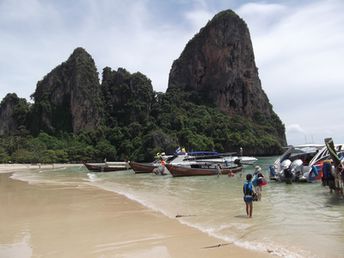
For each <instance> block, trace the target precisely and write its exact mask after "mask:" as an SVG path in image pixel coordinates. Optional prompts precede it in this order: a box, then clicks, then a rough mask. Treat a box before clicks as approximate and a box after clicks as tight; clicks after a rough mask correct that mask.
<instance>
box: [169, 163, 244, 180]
mask: <svg viewBox="0 0 344 258" xmlns="http://www.w3.org/2000/svg"><path fill="white" fill-rule="evenodd" d="M166 168H167V169H168V171H170V173H171V174H172V176H174V177H180V176H215V175H218V174H219V170H218V169H217V168H204V167H192V166H191V167H183V166H174V165H171V164H166ZM241 170H242V166H237V167H231V168H222V169H220V172H221V174H222V175H228V174H232V173H237V172H239V171H241Z"/></svg>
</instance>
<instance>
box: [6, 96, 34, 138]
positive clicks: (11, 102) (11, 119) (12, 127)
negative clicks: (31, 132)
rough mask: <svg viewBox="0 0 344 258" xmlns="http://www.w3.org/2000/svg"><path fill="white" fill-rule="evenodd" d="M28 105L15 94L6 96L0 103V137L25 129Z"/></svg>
mask: <svg viewBox="0 0 344 258" xmlns="http://www.w3.org/2000/svg"><path fill="white" fill-rule="evenodd" d="M28 112H29V104H28V103H27V102H26V100H25V99H22V98H18V96H17V95H16V94H15V93H12V94H10V93H9V94H7V95H6V97H5V98H4V99H3V100H2V101H1V103H0V121H1V123H0V136H3V135H11V134H16V133H17V132H18V131H19V130H20V129H25V125H26V119H27V115H28Z"/></svg>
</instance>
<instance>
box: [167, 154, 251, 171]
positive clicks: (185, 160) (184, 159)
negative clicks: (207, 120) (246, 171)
mask: <svg viewBox="0 0 344 258" xmlns="http://www.w3.org/2000/svg"><path fill="white" fill-rule="evenodd" d="M234 154H235V153H234V152H233V153H218V152H210V151H194V152H180V153H177V154H176V155H173V156H170V157H168V158H167V159H166V162H167V163H169V164H172V165H177V166H190V164H192V165H194V164H209V165H211V164H214V165H217V164H220V165H221V166H223V167H231V166H233V165H234V164H236V165H238V164H239V163H240V164H242V165H252V164H254V163H255V162H256V161H257V159H256V158H255V157H249V156H237V155H234Z"/></svg>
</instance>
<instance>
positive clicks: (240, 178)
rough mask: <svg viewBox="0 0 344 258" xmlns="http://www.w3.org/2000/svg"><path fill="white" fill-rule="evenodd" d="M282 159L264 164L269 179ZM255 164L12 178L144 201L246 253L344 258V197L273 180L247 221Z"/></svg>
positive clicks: (29, 173) (67, 170)
mask: <svg viewBox="0 0 344 258" xmlns="http://www.w3.org/2000/svg"><path fill="white" fill-rule="evenodd" d="M275 158H276V157H268V158H259V159H258V162H257V163H256V164H255V165H260V166H261V167H262V169H263V171H264V174H265V177H266V178H268V166H269V165H270V164H272V163H273V161H274V160H275ZM253 171H254V166H246V167H245V168H244V171H243V172H241V173H238V174H236V175H235V176H234V177H228V176H227V175H221V176H197V177H180V178H173V177H172V176H170V175H167V176H156V175H153V174H134V172H133V171H132V170H128V171H122V172H110V173H90V172H88V171H87V170H86V168H84V167H83V166H80V167H70V168H64V169H50V170H30V171H25V172H20V173H19V172H18V173H14V174H13V175H12V178H14V179H20V180H24V181H28V182H31V183H40V182H44V183H54V184H66V185H73V186H75V187H82V186H83V185H85V184H90V185H93V186H95V187H99V188H101V189H105V190H108V191H113V192H115V193H119V194H122V195H125V196H126V197H128V198H130V199H132V200H135V201H137V202H139V203H141V204H142V205H144V206H147V207H149V208H151V209H153V210H156V211H159V212H161V213H163V214H164V215H166V216H169V217H171V218H175V219H178V220H179V221H180V222H181V223H183V224H186V225H189V226H191V227H195V228H197V229H199V230H201V231H203V232H205V233H207V234H209V235H212V236H215V237H217V238H218V239H219V244H220V243H222V244H225V243H231V244H235V245H238V246H241V247H244V248H248V249H252V250H257V251H263V252H270V253H272V254H274V255H276V256H283V257H344V199H343V198H341V197H338V196H336V195H335V194H330V193H329V190H328V188H324V187H322V186H321V184H320V183H319V182H318V183H294V184H291V185H287V184H285V183H277V182H269V184H268V185H266V186H264V187H263V192H262V200H261V201H260V202H254V203H253V218H251V219H249V218H247V216H246V211H245V204H244V202H243V194H242V185H243V183H244V181H245V177H246V174H248V173H253Z"/></svg>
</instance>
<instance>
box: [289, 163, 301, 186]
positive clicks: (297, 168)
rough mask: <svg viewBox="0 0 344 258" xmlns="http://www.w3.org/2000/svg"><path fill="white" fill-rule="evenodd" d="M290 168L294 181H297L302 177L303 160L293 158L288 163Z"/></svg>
mask: <svg viewBox="0 0 344 258" xmlns="http://www.w3.org/2000/svg"><path fill="white" fill-rule="evenodd" d="M290 169H291V173H292V174H293V175H294V180H295V181H299V180H300V178H301V177H303V161H302V160H301V159H296V160H294V161H293V162H292V163H291V164H290Z"/></svg>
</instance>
